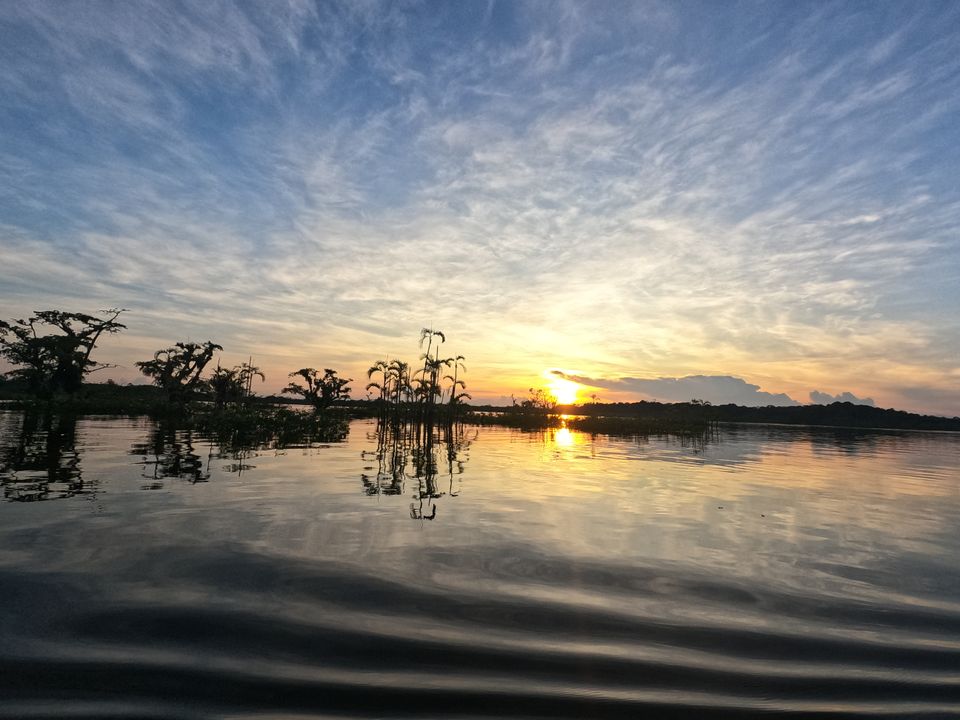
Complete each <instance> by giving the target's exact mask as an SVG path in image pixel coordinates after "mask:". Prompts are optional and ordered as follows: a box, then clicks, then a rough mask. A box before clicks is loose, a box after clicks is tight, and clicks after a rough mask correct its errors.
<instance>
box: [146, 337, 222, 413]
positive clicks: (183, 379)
mask: <svg viewBox="0 0 960 720" xmlns="http://www.w3.org/2000/svg"><path fill="white" fill-rule="evenodd" d="M217 350H223V348H222V347H221V346H219V345H217V344H216V343H215V342H212V341H210V340H208V341H207V342H205V343H203V344H200V343H193V342H188V343H182V342H178V343H177V344H176V345H174V346H173V347H169V348H166V349H165V350H157V352H155V353H154V354H153V360H146V361H144V362H138V363H137V364H136V365H137V367H138V368H140V372H142V373H143V374H144V375H146V376H147V377H150V378H153V384H154V385H156V386H158V387H160V388H163V390H164V391H165V392H166V393H167V399H169V400H170V401H171V402H184V401H185V400H187V399H189V397H190V395H191V394H192V393H193V392H194V391H195V390H197V389H198V388H200V387H202V386H203V384H204V382H203V380H202V378H201V376H202V375H203V370H204V368H206V366H207V364H208V363H209V362H210V361H211V360H212V359H213V354H214V353H215V352H216V351H217Z"/></svg>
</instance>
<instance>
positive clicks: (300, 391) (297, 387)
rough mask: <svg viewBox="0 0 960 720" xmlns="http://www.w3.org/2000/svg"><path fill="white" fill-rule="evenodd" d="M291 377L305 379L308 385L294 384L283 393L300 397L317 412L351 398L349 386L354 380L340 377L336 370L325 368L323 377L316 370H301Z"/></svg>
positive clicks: (293, 373) (288, 386)
mask: <svg viewBox="0 0 960 720" xmlns="http://www.w3.org/2000/svg"><path fill="white" fill-rule="evenodd" d="M290 377H292V378H293V377H299V378H303V380H304V382H305V383H306V385H301V384H300V383H295V382H292V383H290V384H289V385H287V386H286V387H285V388H284V389H283V390H281V392H284V393H288V394H290V395H299V396H301V397H302V398H303V399H304V400H307V401H308V402H310V403H311V404H312V405H313V406H314V408H316V409H317V410H326V409H327V408H329V407H330V406H331V405H333V403H335V402H337V401H338V400H348V399H349V398H350V388H349V387H347V386H348V385H349V384H350V383H352V382H353V379H352V378H346V379H344V378H341V377H339V376H338V375H337V371H336V370H331V369H330V368H324V370H323V375H321V374H320V371H319V370H316V369H315V368H300V369H299V370H297V371H296V372H292V373H290Z"/></svg>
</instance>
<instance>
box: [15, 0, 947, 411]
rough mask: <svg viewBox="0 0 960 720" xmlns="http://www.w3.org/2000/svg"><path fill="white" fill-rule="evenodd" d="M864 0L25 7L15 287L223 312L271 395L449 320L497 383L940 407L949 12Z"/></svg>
mask: <svg viewBox="0 0 960 720" xmlns="http://www.w3.org/2000/svg"><path fill="white" fill-rule="evenodd" d="M871 12H872V13H873V14H874V17H872V18H870V21H869V22H867V21H866V20H865V19H864V16H863V15H862V14H861V15H857V14H855V13H853V11H852V10H849V9H847V8H844V7H843V6H823V7H818V8H816V9H813V10H811V8H810V7H809V6H806V7H801V6H798V7H797V8H791V9H790V10H789V11H788V10H785V9H784V8H778V9H774V8H766V9H764V8H753V9H752V10H751V12H750V13H747V14H740V13H736V12H735V11H732V10H729V9H728V10H724V11H723V12H720V11H719V10H718V9H712V10H708V11H707V10H705V11H704V12H702V13H701V12H694V11H692V10H691V9H690V8H687V7H685V6H676V5H670V4H665V5H661V4H657V3H645V4H637V3H626V4H624V5H623V6H617V7H614V6H612V5H610V6H604V8H594V7H590V8H589V11H588V8H587V6H585V5H583V4H579V3H573V4H564V5H562V6H560V5H555V4H549V5H540V4H537V3H521V4H513V5H510V4H499V3H497V4H490V5H482V4H472V3H468V4H454V5H449V6H442V7H440V8H437V7H432V8H423V9H417V8H405V9H404V8H400V7H398V6H394V5H387V4H382V3H370V4H356V3H350V4H348V5H335V4H330V5H327V4H320V5H314V4H309V3H303V4H300V3H289V4H280V3H270V4H268V5H264V6H257V5H236V4H223V5H220V4H209V5H203V6H197V5H190V6H187V7H182V8H174V6H172V5H169V4H167V3H156V4H154V3H147V2H137V3H125V4H122V5H109V4H105V3H104V4H101V3H84V4H82V5H78V4H66V5H64V4H62V3H45V2H36V3H22V4H19V5H6V6H4V7H3V9H2V10H0V39H2V40H3V42H0V91H2V92H3V94H4V97H6V98H10V99H11V100H10V102H6V103H4V105H3V107H2V108H0V212H2V217H3V222H4V226H3V227H0V252H2V258H0V260H2V262H0V291H2V294H3V297H4V303H3V304H4V310H5V312H6V313H8V314H20V313H24V312H29V310H31V309H33V308H34V307H45V306H55V305H63V306H70V307H80V306H82V308H81V309H86V310H89V309H95V308H96V307H106V306H113V305H124V306H127V307H130V308H131V309H132V313H131V316H130V321H129V322H130V325H131V332H130V333H129V334H128V337H127V338H126V339H124V338H123V337H122V336H121V337H118V338H117V339H116V343H117V344H116V345H114V346H113V347H112V349H111V348H107V347H105V348H104V350H105V352H108V353H111V354H112V357H111V358H110V359H111V360H112V361H114V362H120V363H121V364H123V365H125V366H126V367H128V368H129V367H131V366H132V361H133V360H135V359H139V357H137V356H135V354H136V353H140V352H143V350H145V349H151V348H150V346H151V345H153V346H156V347H159V346H160V345H163V344H168V343H169V342H172V341H174V340H177V339H181V337H182V336H184V335H190V336H192V337H194V338H195V339H201V338H202V339H206V337H211V338H213V339H216V340H218V341H219V342H221V343H222V344H223V345H224V346H225V347H227V349H228V351H230V352H232V353H234V354H235V356H236V357H238V358H239V357H241V356H246V355H247V354H249V353H254V354H256V355H257V356H258V357H262V358H263V363H264V364H266V365H267V366H268V370H270V372H269V373H268V374H269V375H270V383H268V385H269V386H270V387H275V386H279V385H280V384H281V380H282V375H283V374H284V373H285V372H286V371H287V370H289V369H293V368H295V367H300V366H301V365H304V364H311V365H318V364H325V363H331V364H334V363H336V364H338V367H340V366H342V367H343V368H344V369H345V372H347V373H348V374H358V373H360V372H362V371H363V370H364V369H365V367H366V365H368V364H369V362H370V361H371V360H373V359H375V357H377V356H383V355H410V354H413V353H414V352H415V348H414V345H415V337H416V333H417V331H418V329H419V328H420V327H421V326H422V325H425V324H430V323H433V325H434V326H436V327H442V328H443V329H444V330H447V331H448V332H449V334H450V336H451V342H454V341H455V342H456V343H457V347H456V349H457V351H458V352H463V353H464V354H466V355H468V357H470V358H471V364H470V366H471V372H472V375H473V378H472V380H471V385H472V388H471V389H472V390H476V391H477V392H476V394H477V395H479V396H481V397H485V396H486V397H491V396H498V395H502V394H504V393H506V392H509V391H510V390H512V389H517V388H520V389H523V388H526V387H528V386H529V385H530V384H531V383H532V382H534V381H535V379H536V377H537V376H538V375H539V373H540V371H541V370H542V369H543V368H545V367H554V366H560V367H576V368H584V369H585V374H587V375H589V376H590V377H593V378H594V379H599V378H656V377H658V376H664V377H668V378H674V379H685V378H686V377H689V376H725V377H728V380H727V381H725V382H727V383H728V385H729V382H730V380H734V381H735V380H737V378H739V377H741V376H742V377H748V378H752V379H755V381H756V382H759V383H760V385H761V386H762V387H763V388H764V391H760V390H759V389H758V388H755V389H754V390H752V391H751V390H749V387H750V384H749V383H744V385H746V386H747V389H744V388H742V387H740V388H738V389H736V392H746V393H747V394H749V393H750V392H754V393H762V392H769V394H770V395H771V396H773V397H778V396H780V395H786V394H792V395H793V396H795V397H803V396H804V395H805V393H806V392H808V391H809V388H812V387H813V388H816V387H824V386H825V385H827V383H828V382H829V386H834V387H836V386H839V387H846V388H851V391H852V392H854V393H856V394H857V395H864V394H869V395H870V396H872V397H875V398H877V400H878V402H880V403H881V404H883V405H898V404H903V405H906V406H908V407H911V408H915V409H924V408H932V407H934V404H933V403H930V402H928V400H926V399H923V397H922V396H921V395H918V394H916V393H913V394H910V393H908V392H907V391H906V390H904V389H905V388H928V389H930V390H931V391H936V390H939V391H940V392H941V393H942V396H943V397H947V396H949V393H950V392H954V391H958V390H960V385H958V383H960V376H958V374H957V368H958V365H957V362H958V361H957V357H958V356H960V327H958V324H957V321H956V320H955V319H954V313H953V312H952V311H951V309H952V308H955V307H956V306H957V305H958V303H960V289H958V288H960V277H958V272H960V270H958V268H960V245H958V241H957V237H956V232H955V228H956V227H957V225H958V221H960V194H958V191H957V189H956V185H955V182H954V179H953V178H954V174H955V167H956V166H957V164H958V160H960V157H958V152H960V151H958V150H957V148H958V147H960V143H957V142H956V141H957V139H958V137H957V130H956V129H955V127H954V123H953V122H952V118H953V117H954V115H955V114H956V112H957V110H960V107H958V105H960V60H958V59H957V58H956V53H955V52H953V48H955V46H956V42H957V40H958V39H960V38H958V36H957V32H956V31H955V30H954V29H953V28H956V27H958V26H960V25H958V23H957V20H958V10H957V9H956V8H952V7H950V6H937V7H934V6H924V7H916V8H911V7H907V6H899V7H898V6H878V7H877V8H874V9H873V10H872V11H871ZM721 28H726V30H725V32H720V31H719V29H721ZM371 355H373V357H371ZM131 376H132V371H131ZM740 382H742V381H740ZM728 389H730V391H731V392H733V386H729V388H728ZM693 396H695V395H691V396H690V397H693ZM679 399H689V397H686V396H685V397H682V398H679ZM936 407H937V408H941V404H939V403H938V404H936Z"/></svg>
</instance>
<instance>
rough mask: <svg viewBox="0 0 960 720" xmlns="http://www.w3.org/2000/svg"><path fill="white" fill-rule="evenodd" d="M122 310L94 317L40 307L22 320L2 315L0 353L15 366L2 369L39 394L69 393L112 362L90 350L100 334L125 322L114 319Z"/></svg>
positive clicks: (119, 326) (112, 329) (109, 311)
mask: <svg viewBox="0 0 960 720" xmlns="http://www.w3.org/2000/svg"><path fill="white" fill-rule="evenodd" d="M123 312H125V311H124V310H121V309H116V308H114V309H112V310H104V311H102V312H101V313H100V314H101V315H102V316H103V317H97V316H95V315H85V314H83V313H71V312H64V311H62V310H42V311H38V312H35V313H34V314H33V316H32V317H30V318H27V319H25V320H24V319H20V320H13V321H11V322H4V321H2V320H0V356H2V357H4V358H5V359H6V360H7V361H9V362H10V363H11V364H12V365H15V366H16V367H15V368H14V369H13V370H11V371H9V372H8V373H6V374H7V375H9V376H10V377H12V378H19V379H21V380H23V381H25V382H26V384H27V387H28V389H29V391H30V393H31V394H33V395H36V396H38V397H52V396H54V395H58V394H67V395H73V394H74V393H76V392H77V391H78V390H79V389H80V387H81V385H82V384H83V380H84V378H85V377H86V376H87V375H88V374H90V373H91V372H94V371H96V370H102V369H104V368H107V367H111V366H110V365H106V364H103V363H96V362H94V361H93V360H91V359H90V355H91V353H92V352H93V350H94V348H95V347H96V345H97V342H98V341H99V340H100V337H101V335H103V334H104V333H117V332H119V331H120V330H122V329H123V328H125V327H126V325H124V324H122V323H120V322H118V321H117V318H118V317H120V314H121V313H123Z"/></svg>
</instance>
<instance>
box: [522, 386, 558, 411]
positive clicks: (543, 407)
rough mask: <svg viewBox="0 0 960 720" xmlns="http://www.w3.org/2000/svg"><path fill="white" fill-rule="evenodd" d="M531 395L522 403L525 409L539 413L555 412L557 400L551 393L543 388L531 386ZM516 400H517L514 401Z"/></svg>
mask: <svg viewBox="0 0 960 720" xmlns="http://www.w3.org/2000/svg"><path fill="white" fill-rule="evenodd" d="M529 392H530V397H529V398H527V399H526V400H524V401H523V402H521V403H520V407H521V408H523V409H524V410H525V411H527V412H529V411H533V412H538V413H550V412H553V411H554V410H555V409H556V407H557V401H556V400H554V399H553V398H552V397H551V396H550V393H548V392H547V391H546V390H544V389H543V388H537V389H534V388H530V391H529ZM514 402H516V401H514Z"/></svg>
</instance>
